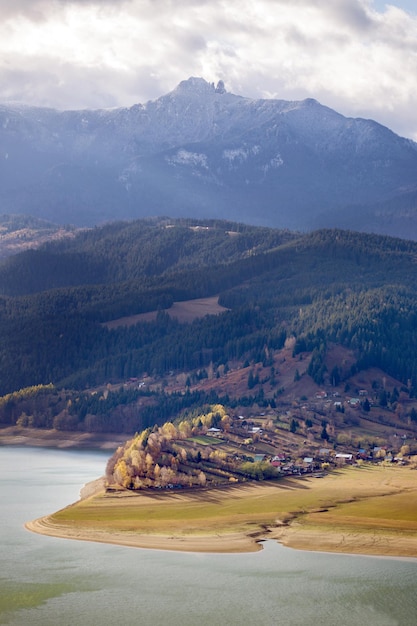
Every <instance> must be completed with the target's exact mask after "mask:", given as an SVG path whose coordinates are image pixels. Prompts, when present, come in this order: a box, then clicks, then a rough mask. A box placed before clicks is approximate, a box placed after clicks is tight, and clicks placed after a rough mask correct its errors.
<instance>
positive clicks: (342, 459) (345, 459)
mask: <svg viewBox="0 0 417 626" xmlns="http://www.w3.org/2000/svg"><path fill="white" fill-rule="evenodd" d="M335 459H336V463H341V464H343V463H352V460H353V454H347V453H345V452H338V454H336V456H335Z"/></svg>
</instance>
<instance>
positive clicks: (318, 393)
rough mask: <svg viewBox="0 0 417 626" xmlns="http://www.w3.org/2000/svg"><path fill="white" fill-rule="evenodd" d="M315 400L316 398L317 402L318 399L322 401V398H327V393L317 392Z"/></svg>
mask: <svg viewBox="0 0 417 626" xmlns="http://www.w3.org/2000/svg"><path fill="white" fill-rule="evenodd" d="M316 398H317V399H318V400H320V399H321V400H324V398H327V392H326V391H323V390H321V391H317V392H316Z"/></svg>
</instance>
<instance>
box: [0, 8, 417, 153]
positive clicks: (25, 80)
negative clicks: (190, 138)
mask: <svg viewBox="0 0 417 626" xmlns="http://www.w3.org/2000/svg"><path fill="white" fill-rule="evenodd" d="M190 76H200V77H202V78H204V79H206V80H207V81H209V82H215V83H217V81H218V80H223V81H224V83H225V86H226V89H227V91H230V92H232V93H235V94H239V95H242V96H247V97H250V98H277V99H283V100H302V99H304V98H315V99H317V100H318V101H319V102H321V104H324V105H327V106H329V107H331V108H333V109H335V110H337V111H338V112H340V113H342V114H343V115H346V116H349V117H365V118H372V119H374V120H376V121H377V122H380V123H381V124H384V125H385V126H388V127H389V128H391V129H392V130H393V131H394V132H396V133H398V134H400V135H402V136H404V137H409V138H411V139H414V140H415V141H417V0H398V1H392V2H386V1H385V0H0V102H3V103H5V102H10V101H18V102H23V103H26V104H30V105H36V106H50V107H54V108H58V109H83V108H94V109H97V108H110V107H121V106H132V105H133V104H135V103H143V104H144V103H145V102H147V101H148V100H155V99H156V98H158V97H160V96H162V95H164V94H166V93H168V92H169V91H172V90H173V89H174V88H175V87H176V85H177V84H178V83H179V82H180V81H181V80H185V79H187V78H189V77H190Z"/></svg>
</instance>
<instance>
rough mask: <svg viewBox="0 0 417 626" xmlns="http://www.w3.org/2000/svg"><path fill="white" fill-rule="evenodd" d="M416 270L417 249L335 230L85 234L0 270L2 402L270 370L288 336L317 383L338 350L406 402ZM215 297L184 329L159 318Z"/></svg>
mask: <svg viewBox="0 0 417 626" xmlns="http://www.w3.org/2000/svg"><path fill="white" fill-rule="evenodd" d="M416 261H417V244H416V243H413V242H410V241H405V240H400V239H394V238H389V237H382V236H377V235H366V234H359V233H354V232H350V231H341V230H337V231H336V230H321V231H316V232H313V233H310V234H307V235H302V234H297V233H289V232H286V231H279V230H274V229H265V228H255V227H249V226H242V225H239V224H233V223H230V222H221V221H216V222H201V221H200V222H196V221H192V220H169V219H163V220H162V219H158V220H146V221H145V220H141V221H137V222H132V223H116V224H109V225H106V226H104V227H100V228H95V229H92V230H85V231H83V232H80V233H78V234H75V235H74V237H72V238H71V239H67V240H63V241H60V242H54V243H50V244H48V245H45V246H43V247H41V248H40V249H38V250H32V251H28V252H24V253H21V254H18V255H16V256H13V257H10V258H9V259H6V260H5V261H3V263H2V265H1V266H0V292H1V294H2V295H1V296H0V394H2V395H4V394H8V393H11V392H14V391H17V390H19V389H21V388H24V387H29V386H34V385H48V384H49V383H53V385H54V386H56V387H65V388H67V389H71V388H73V389H85V388H87V387H95V386H98V385H104V384H108V383H115V384H119V383H122V382H124V381H126V380H127V379H129V378H135V379H139V378H140V377H143V376H145V374H147V375H150V376H153V378H154V379H155V380H156V379H158V377H159V379H160V380H163V378H164V377H165V376H166V375H167V373H169V372H171V373H172V372H179V371H182V372H186V373H187V374H189V375H192V373H194V374H195V375H197V374H196V373H198V372H202V371H203V370H204V369H205V368H208V367H212V368H214V370H215V371H216V370H217V371H218V368H219V367H220V366H221V367H222V371H224V370H227V368H228V367H229V366H230V364H231V363H233V365H234V367H239V364H240V366H243V364H250V363H257V362H265V363H267V362H270V363H272V362H273V355H274V353H275V352H276V351H278V350H279V349H281V348H282V347H283V346H284V344H285V342H286V340H287V339H289V338H292V339H291V340H292V342H293V344H294V354H298V353H302V352H306V351H307V352H309V353H312V355H313V356H312V359H311V366H310V369H309V375H310V376H311V377H312V378H313V379H314V380H316V382H320V381H322V380H323V376H324V374H325V367H326V366H325V355H326V350H327V348H328V346H329V345H330V344H331V343H332V344H335V343H336V344H341V345H342V346H344V347H346V348H349V349H350V350H352V351H353V353H354V354H355V358H356V363H355V365H354V367H355V368H356V369H360V368H367V367H371V366H377V367H380V368H382V369H383V370H384V371H386V372H387V373H389V374H391V375H392V376H394V377H396V378H397V379H399V380H400V381H402V382H403V383H404V385H406V386H407V388H408V389H409V390H410V393H414V391H413V390H414V389H416V388H417V358H416V354H417V280H416V279H417V265H416ZM217 295H219V303H220V304H221V305H223V306H224V307H226V308H227V309H229V311H227V312H225V313H223V314H221V315H215V316H214V315H212V316H208V317H204V318H200V319H195V320H194V321H193V322H191V323H188V324H183V323H180V322H179V321H178V320H177V319H175V318H172V317H170V316H169V315H168V314H166V313H165V312H164V310H169V308H170V306H171V305H172V304H173V302H174V301H175V302H178V301H185V300H192V299H195V298H204V297H208V296H217ZM156 310H158V311H159V312H158V315H157V316H156V319H154V321H146V322H145V321H142V322H139V323H137V324H135V325H132V326H124V325H120V326H117V327H115V328H113V329H109V328H108V327H107V326H106V324H104V323H105V322H109V321H110V320H114V319H117V318H121V317H123V316H129V315H134V314H138V313H141V312H149V311H156ZM194 374H193V375H194Z"/></svg>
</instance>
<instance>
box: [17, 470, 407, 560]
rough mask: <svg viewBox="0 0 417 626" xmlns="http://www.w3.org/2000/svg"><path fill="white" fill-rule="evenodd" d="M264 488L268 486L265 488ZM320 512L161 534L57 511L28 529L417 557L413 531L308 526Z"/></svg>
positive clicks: (132, 542)
mask: <svg viewBox="0 0 417 626" xmlns="http://www.w3.org/2000/svg"><path fill="white" fill-rule="evenodd" d="M263 489H269V487H263ZM304 489H305V487H304ZM104 493H105V489H104V479H103V478H101V479H98V480H96V481H93V482H92V483H89V484H88V485H86V486H85V487H84V488H83V490H82V492H81V499H84V500H90V499H91V500H92V501H94V498H95V497H96V496H99V497H100V498H101V497H103V496H104ZM104 497H106V496H104ZM146 498H147V496H144V500H145V503H144V504H141V505H140V506H144V507H146V506H149V502H146ZM134 500H135V497H134V496H132V497H128V501H127V502H126V504H124V506H127V507H128V508H129V506H135V502H134ZM72 506H74V505H70V507H67V509H68V508H71V507H72ZM75 506H77V505H75ZM153 506H155V504H154V505H153ZM156 506H157V504H156ZM317 514H318V513H317V512H315V513H314V512H313V514H311V513H308V512H306V514H302V515H295V516H294V517H293V518H292V519H287V520H286V521H284V522H282V521H280V520H279V519H277V520H276V522H275V524H274V525H273V526H271V525H269V526H266V525H259V524H258V525H257V524H254V526H253V527H252V529H251V531H250V532H248V531H247V530H246V531H240V532H236V531H234V532H231V531H230V529H229V530H228V529H227V528H225V529H222V528H221V525H220V524H219V528H218V529H216V530H215V531H213V529H212V528H211V530H210V532H209V533H208V532H207V530H206V531H205V530H204V529H203V528H202V529H201V532H199V531H195V532H192V533H187V532H186V531H185V532H182V531H181V530H178V527H177V529H175V530H172V532H170V533H167V532H160V533H157V532H154V530H152V529H151V530H150V532H143V531H142V532H141V531H135V530H123V531H120V530H118V529H114V530H110V531H109V530H103V529H100V528H94V526H92V527H88V526H82V525H80V524H77V523H75V522H70V523H60V522H58V521H57V520H56V519H54V516H53V515H51V516H45V517H41V518H39V519H36V520H34V521H31V522H28V523H27V524H26V525H25V527H26V528H27V530H30V531H32V532H35V533H39V534H42V535H49V536H53V537H60V538H64V539H74V540H80V541H93V542H100V543H109V544H117V545H122V546H130V547H135V548H148V549H153V550H175V551H186V552H208V553H210V552H211V553H241V552H255V551H258V550H261V549H262V542H263V541H265V540H275V541H278V542H280V543H282V544H283V545H285V546H287V547H290V548H296V549H300V550H309V551H320V552H335V553H348V554H364V555H379V556H393V557H414V558H417V533H416V532H415V530H412V531H410V532H407V531H404V530H393V529H389V530H386V531H384V530H383V529H382V530H381V527H372V526H371V527H369V528H364V527H361V528H352V527H350V528H349V527H346V526H345V527H344V526H343V525H339V526H337V525H335V526H329V524H328V523H327V524H326V523H324V524H323V526H320V524H319V523H317V522H316V521H314V523H313V524H310V525H309V523H308V520H309V518H310V517H313V518H315V517H317ZM305 522H307V524H306V523H305Z"/></svg>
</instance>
